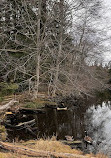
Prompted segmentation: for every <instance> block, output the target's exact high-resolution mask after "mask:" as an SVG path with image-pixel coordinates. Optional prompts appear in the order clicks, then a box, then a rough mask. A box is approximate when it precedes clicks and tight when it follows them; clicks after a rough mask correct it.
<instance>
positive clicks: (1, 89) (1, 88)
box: [0, 82, 18, 97]
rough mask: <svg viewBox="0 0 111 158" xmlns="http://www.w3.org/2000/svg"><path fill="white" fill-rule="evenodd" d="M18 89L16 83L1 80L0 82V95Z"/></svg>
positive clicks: (8, 93)
mask: <svg viewBox="0 0 111 158" xmlns="http://www.w3.org/2000/svg"><path fill="white" fill-rule="evenodd" d="M16 89H18V85H17V84H16V83H6V82H1V83H0V96H2V97H3V96H5V95H10V94H13V93H14V92H15V90H16Z"/></svg>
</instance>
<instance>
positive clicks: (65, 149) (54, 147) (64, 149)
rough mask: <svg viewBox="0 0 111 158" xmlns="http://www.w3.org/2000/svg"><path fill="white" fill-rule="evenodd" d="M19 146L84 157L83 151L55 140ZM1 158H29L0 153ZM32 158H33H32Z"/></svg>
mask: <svg viewBox="0 0 111 158" xmlns="http://www.w3.org/2000/svg"><path fill="white" fill-rule="evenodd" d="M16 145H17V146H18V145H19V146H21V147H23V146H26V147H28V148H30V149H34V150H35V151H37V150H42V151H43V150H44V151H50V152H57V153H71V154H76V155H84V154H83V152H82V151H80V150H76V149H71V148H70V146H68V145H64V144H63V143H61V142H59V141H56V140H55V138H53V139H49V140H43V139H40V140H38V141H34V140H33V141H27V142H23V143H16ZM84 156H85V157H86V158H92V157H93V158H94V157H95V158H108V157H107V156H105V155H104V154H100V153H99V154H97V155H93V154H87V155H84ZM85 157H84V158H85ZM0 158H28V157H27V156H24V155H20V154H19V155H18V154H16V153H0ZM30 158H31V157H30Z"/></svg>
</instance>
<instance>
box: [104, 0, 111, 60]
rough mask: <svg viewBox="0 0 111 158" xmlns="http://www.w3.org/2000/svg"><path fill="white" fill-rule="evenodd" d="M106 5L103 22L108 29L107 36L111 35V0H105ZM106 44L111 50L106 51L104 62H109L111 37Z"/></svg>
mask: <svg viewBox="0 0 111 158" xmlns="http://www.w3.org/2000/svg"><path fill="white" fill-rule="evenodd" d="M103 5H104V6H103V7H104V15H103V23H104V26H105V27H106V29H107V28H108V29H107V31H108V32H107V36H109V37H110V36H111V0H104V1H103ZM105 45H106V46H108V49H109V51H107V52H105V53H104V56H103V57H104V62H105V63H108V62H109V61H111V38H109V40H108V41H106V42H105Z"/></svg>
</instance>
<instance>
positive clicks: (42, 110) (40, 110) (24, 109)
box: [19, 108, 46, 114]
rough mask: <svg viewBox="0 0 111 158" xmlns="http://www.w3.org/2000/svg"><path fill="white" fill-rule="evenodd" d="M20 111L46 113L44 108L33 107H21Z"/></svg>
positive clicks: (23, 112)
mask: <svg viewBox="0 0 111 158" xmlns="http://www.w3.org/2000/svg"><path fill="white" fill-rule="evenodd" d="M19 112H20V113H22V114H39V113H40V114H45V113H46V112H45V110H44V109H31V108H20V109H19Z"/></svg>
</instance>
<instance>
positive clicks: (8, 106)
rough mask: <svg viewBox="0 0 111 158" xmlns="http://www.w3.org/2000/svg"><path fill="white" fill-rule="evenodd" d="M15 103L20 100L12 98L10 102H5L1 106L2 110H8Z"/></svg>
mask: <svg viewBox="0 0 111 158" xmlns="http://www.w3.org/2000/svg"><path fill="white" fill-rule="evenodd" d="M15 103H18V101H16V100H14V99H13V100H11V101H10V102H9V103H7V104H5V105H2V106H0V110H1V111H3V110H8V109H10V108H11V106H13V105H14V104H15Z"/></svg>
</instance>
